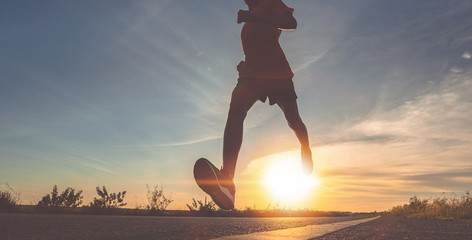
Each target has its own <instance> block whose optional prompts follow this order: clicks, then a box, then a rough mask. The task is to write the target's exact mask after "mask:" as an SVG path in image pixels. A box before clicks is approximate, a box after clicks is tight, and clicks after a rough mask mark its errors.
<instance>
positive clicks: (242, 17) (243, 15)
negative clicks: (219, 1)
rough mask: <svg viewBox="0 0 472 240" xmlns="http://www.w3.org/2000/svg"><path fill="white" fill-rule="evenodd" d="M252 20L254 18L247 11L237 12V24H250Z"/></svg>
mask: <svg viewBox="0 0 472 240" xmlns="http://www.w3.org/2000/svg"><path fill="white" fill-rule="evenodd" d="M253 18H254V15H252V14H251V13H250V12H249V11H246V10H239V12H238V23H242V22H252V21H253Z"/></svg>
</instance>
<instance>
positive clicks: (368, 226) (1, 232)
mask: <svg viewBox="0 0 472 240" xmlns="http://www.w3.org/2000/svg"><path fill="white" fill-rule="evenodd" d="M359 219H362V218H354V217H322V218H215V217H214V218H203V217H151V216H149V217H147V216H104V215H67V214H0V238H1V239H5V240H6V239H12V240H13V239H15V240H16V239H104V240H106V239H213V238H221V237H225V236H226V239H228V238H227V237H228V236H236V237H237V236H239V239H248V238H246V237H244V236H243V237H241V235H244V234H255V233H256V232H258V233H257V234H256V235H250V236H262V235H260V233H261V232H267V231H274V230H280V229H286V230H283V231H281V232H280V231H279V232H276V233H281V234H282V233H283V232H285V233H287V231H295V232H300V230H296V228H298V229H302V230H301V232H306V231H305V230H306V229H309V228H311V229H321V228H322V227H323V226H324V227H329V226H330V225H328V224H334V225H336V224H337V225H342V224H343V223H340V222H348V221H357V220H359ZM313 225H315V226H313ZM425 225H428V226H429V225H431V226H430V227H428V226H425ZM293 229H295V230H293ZM272 233H274V232H272ZM428 234H429V235H428ZM246 236H248V235H246ZM280 236H281V237H282V236H283V235H280ZM294 236H295V235H294ZM296 236H302V235H296ZM303 236H304V235H303ZM423 236H425V237H426V236H433V237H426V238H422V237H423ZM435 236H438V237H439V238H435ZM447 236H453V237H454V238H446V237H447ZM313 237H315V235H313ZM404 237H408V238H404ZM455 237H460V238H455ZM303 238H304V239H307V237H306V236H305V237H303ZM308 238H312V237H308ZM229 239H231V238H229ZM252 239H264V238H260V237H258V238H252ZM292 239H293V238H292ZM316 239H324V240H327V239H472V223H456V222H448V221H437V222H436V221H434V220H427V221H423V220H416V219H413V220H410V219H406V220H405V219H400V218H390V217H381V218H378V219H375V220H372V221H369V222H366V223H362V224H359V225H356V226H353V227H348V228H345V229H342V230H339V231H336V232H334V233H330V234H328V235H325V236H323V237H321V238H316Z"/></svg>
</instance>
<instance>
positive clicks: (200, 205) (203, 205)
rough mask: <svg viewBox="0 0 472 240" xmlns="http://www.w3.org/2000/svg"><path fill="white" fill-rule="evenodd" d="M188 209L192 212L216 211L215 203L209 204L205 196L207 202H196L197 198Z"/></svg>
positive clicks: (210, 202) (193, 199)
mask: <svg viewBox="0 0 472 240" xmlns="http://www.w3.org/2000/svg"><path fill="white" fill-rule="evenodd" d="M186 205H187V207H188V209H189V210H190V211H191V212H196V211H198V212H206V213H208V212H214V211H216V205H215V203H214V202H213V201H209V202H207V197H206V196H205V202H202V201H201V200H198V201H197V200H195V198H192V205H191V206H190V205H189V204H186Z"/></svg>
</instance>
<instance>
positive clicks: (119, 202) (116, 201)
mask: <svg viewBox="0 0 472 240" xmlns="http://www.w3.org/2000/svg"><path fill="white" fill-rule="evenodd" d="M97 194H98V196H100V198H94V199H93V202H91V203H90V207H93V208H119V207H123V206H126V204H127V203H125V202H124V199H125V194H126V191H123V192H118V194H116V193H110V194H108V191H107V188H106V187H105V186H103V190H102V189H100V187H97Z"/></svg>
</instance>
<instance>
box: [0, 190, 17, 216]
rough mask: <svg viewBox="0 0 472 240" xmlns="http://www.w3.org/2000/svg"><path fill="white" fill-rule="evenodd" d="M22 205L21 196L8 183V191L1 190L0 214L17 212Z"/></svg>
mask: <svg viewBox="0 0 472 240" xmlns="http://www.w3.org/2000/svg"><path fill="white" fill-rule="evenodd" d="M20 203H21V201H20V194H19V193H16V192H15V190H13V188H11V187H10V186H9V185H8V183H7V184H6V190H0V212H11V211H15V208H16V207H17V206H18V205H19V204H20Z"/></svg>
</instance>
